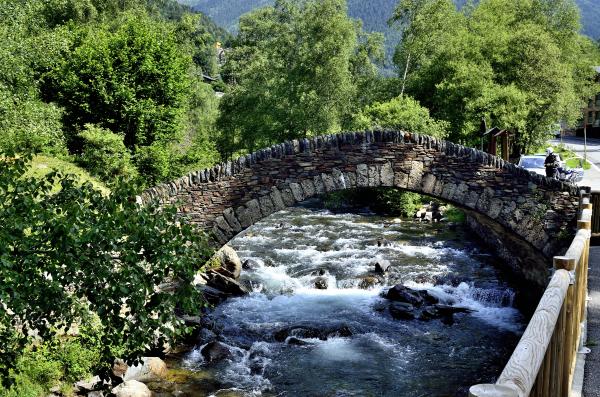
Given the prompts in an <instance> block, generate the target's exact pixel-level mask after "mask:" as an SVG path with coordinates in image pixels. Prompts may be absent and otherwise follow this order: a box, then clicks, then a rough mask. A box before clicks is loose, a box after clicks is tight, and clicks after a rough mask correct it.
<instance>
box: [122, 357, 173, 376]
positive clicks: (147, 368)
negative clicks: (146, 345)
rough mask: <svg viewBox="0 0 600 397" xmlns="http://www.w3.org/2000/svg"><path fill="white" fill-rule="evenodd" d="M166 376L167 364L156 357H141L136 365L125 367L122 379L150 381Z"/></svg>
mask: <svg viewBox="0 0 600 397" xmlns="http://www.w3.org/2000/svg"><path fill="white" fill-rule="evenodd" d="M166 376H167V364H165V362H164V361H163V360H161V359H160V358H158V357H143V358H142V359H141V362H140V363H139V364H138V365H134V366H131V367H128V368H127V371H125V374H124V375H123V380H126V381H127V380H137V381H139V382H152V381H155V380H159V379H163V378H165V377H166Z"/></svg>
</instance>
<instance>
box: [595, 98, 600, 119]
mask: <svg viewBox="0 0 600 397" xmlns="http://www.w3.org/2000/svg"><path fill="white" fill-rule="evenodd" d="M596 107H597V108H600V94H598V95H596ZM596 118H598V117H596Z"/></svg>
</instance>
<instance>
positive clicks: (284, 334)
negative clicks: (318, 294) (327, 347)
mask: <svg viewBox="0 0 600 397" xmlns="http://www.w3.org/2000/svg"><path fill="white" fill-rule="evenodd" d="M352 335H353V332H352V330H351V329H350V327H348V326H347V325H345V324H338V325H333V326H326V327H325V328H319V327H316V326H311V325H293V326H291V327H287V328H282V329H280V330H278V331H275V332H274V333H273V339H275V340H276V341H277V342H285V341H286V340H287V339H288V338H290V337H295V338H300V339H320V340H327V339H328V338H333V337H342V338H347V337H350V336H352Z"/></svg>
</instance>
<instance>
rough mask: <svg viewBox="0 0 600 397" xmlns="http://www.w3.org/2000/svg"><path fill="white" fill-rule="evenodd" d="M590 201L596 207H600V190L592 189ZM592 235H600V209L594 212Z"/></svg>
mask: <svg viewBox="0 0 600 397" xmlns="http://www.w3.org/2000/svg"><path fill="white" fill-rule="evenodd" d="M591 195H592V197H591V198H590V203H591V204H592V206H593V207H594V208H600V191H598V190H592V191H591ZM592 235H600V211H596V212H595V213H593V214H592Z"/></svg>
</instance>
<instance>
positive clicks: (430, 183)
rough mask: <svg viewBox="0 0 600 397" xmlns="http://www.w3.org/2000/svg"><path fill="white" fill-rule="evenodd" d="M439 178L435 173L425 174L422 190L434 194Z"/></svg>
mask: <svg viewBox="0 0 600 397" xmlns="http://www.w3.org/2000/svg"><path fill="white" fill-rule="evenodd" d="M436 182H437V178H436V177H435V175H433V174H425V176H423V179H422V180H421V191H422V192H423V193H427V194H432V193H433V188H434V186H435V183H436Z"/></svg>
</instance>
